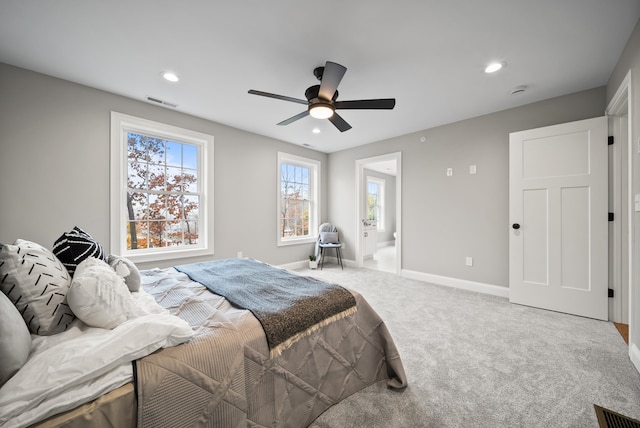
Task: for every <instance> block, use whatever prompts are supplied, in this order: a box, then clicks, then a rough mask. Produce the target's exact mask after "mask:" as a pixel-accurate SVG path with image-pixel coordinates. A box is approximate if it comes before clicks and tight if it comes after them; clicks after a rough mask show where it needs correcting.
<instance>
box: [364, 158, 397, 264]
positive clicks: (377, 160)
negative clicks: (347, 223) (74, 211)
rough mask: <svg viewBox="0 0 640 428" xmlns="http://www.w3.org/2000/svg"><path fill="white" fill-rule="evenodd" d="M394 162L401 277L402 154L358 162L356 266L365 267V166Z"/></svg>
mask: <svg viewBox="0 0 640 428" xmlns="http://www.w3.org/2000/svg"><path fill="white" fill-rule="evenodd" d="M389 160H392V161H393V160H394V161H395V162H396V167H397V173H396V274H398V275H400V274H401V271H402V153H401V152H395V153H388V154H386V155H380V156H374V157H370V158H365V159H357V160H356V219H355V221H356V227H355V231H356V264H357V266H358V267H362V266H363V254H364V251H363V245H364V240H363V236H364V226H363V224H362V221H361V220H362V218H363V217H364V204H363V203H362V201H363V200H364V191H365V189H366V185H365V179H366V178H365V175H364V169H365V165H366V164H368V163H373V162H381V161H389Z"/></svg>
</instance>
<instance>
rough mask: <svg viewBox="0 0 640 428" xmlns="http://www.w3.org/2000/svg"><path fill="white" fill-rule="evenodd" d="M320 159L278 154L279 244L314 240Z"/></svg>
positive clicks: (316, 223) (316, 227) (316, 226)
mask: <svg viewBox="0 0 640 428" xmlns="http://www.w3.org/2000/svg"><path fill="white" fill-rule="evenodd" d="M319 183H320V162H318V161H315V160H313V159H306V158H302V157H299V156H293V155H289V154H286V153H278V204H277V206H278V213H277V219H278V226H277V227H278V228H277V230H278V245H290V244H298V243H303V242H312V241H315V237H316V235H317V230H318V226H319V224H318V215H319V214H318V213H319V209H318V205H319V204H318V195H319Z"/></svg>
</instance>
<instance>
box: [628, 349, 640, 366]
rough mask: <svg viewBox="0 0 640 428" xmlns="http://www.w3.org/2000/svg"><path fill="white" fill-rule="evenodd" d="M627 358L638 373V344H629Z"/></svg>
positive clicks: (639, 361)
mask: <svg viewBox="0 0 640 428" xmlns="http://www.w3.org/2000/svg"><path fill="white" fill-rule="evenodd" d="M629 358H630V359H631V362H632V363H633V365H634V366H636V370H637V371H638V372H639V373H640V349H638V345H637V344H635V343H632V344H631V346H629Z"/></svg>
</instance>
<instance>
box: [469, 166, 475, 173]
mask: <svg viewBox="0 0 640 428" xmlns="http://www.w3.org/2000/svg"><path fill="white" fill-rule="evenodd" d="M476 171H477V169H476V166H475V165H469V174H475V173H476Z"/></svg>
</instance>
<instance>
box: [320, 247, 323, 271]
mask: <svg viewBox="0 0 640 428" xmlns="http://www.w3.org/2000/svg"><path fill="white" fill-rule="evenodd" d="M323 266H324V248H322V247H320V270H322V267H323Z"/></svg>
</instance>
